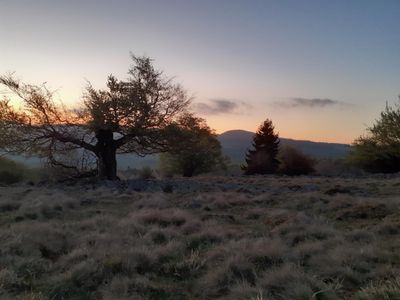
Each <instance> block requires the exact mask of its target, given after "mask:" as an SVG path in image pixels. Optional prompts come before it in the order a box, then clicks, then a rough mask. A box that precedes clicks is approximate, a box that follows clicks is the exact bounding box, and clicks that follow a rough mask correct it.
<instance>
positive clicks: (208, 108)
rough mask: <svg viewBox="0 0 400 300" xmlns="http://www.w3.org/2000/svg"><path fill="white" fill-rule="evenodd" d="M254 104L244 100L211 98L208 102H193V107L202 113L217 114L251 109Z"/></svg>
mask: <svg viewBox="0 0 400 300" xmlns="http://www.w3.org/2000/svg"><path fill="white" fill-rule="evenodd" d="M251 107H252V106H251V105H250V104H248V103H245V102H243V101H234V100H228V99H210V100H208V101H207V102H197V103H193V104H192V109H193V110H194V111H196V112H197V113H200V114H205V115H217V114H232V113H238V111H239V110H240V109H250V108H251Z"/></svg>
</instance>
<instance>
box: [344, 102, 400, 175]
mask: <svg viewBox="0 0 400 300" xmlns="http://www.w3.org/2000/svg"><path fill="white" fill-rule="evenodd" d="M399 100H400V98H399ZM399 128H400V101H399V102H398V103H396V105H395V106H394V107H391V106H389V105H386V108H385V110H384V111H382V112H381V115H380V118H379V119H377V120H376V121H375V124H373V126H371V127H369V128H368V129H367V132H368V133H367V135H365V136H361V137H359V138H358V139H357V140H355V142H354V144H353V147H352V151H351V152H350V155H349V161H350V162H351V163H353V164H354V165H356V166H358V167H361V168H363V169H364V170H365V171H368V172H373V173H396V172H399V171H400V130H399Z"/></svg>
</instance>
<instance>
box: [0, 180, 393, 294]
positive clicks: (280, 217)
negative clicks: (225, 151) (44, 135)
mask: <svg viewBox="0 0 400 300" xmlns="http://www.w3.org/2000/svg"><path fill="white" fill-rule="evenodd" d="M195 181H196V182H197V183H198V182H199V181H201V182H202V183H206V184H208V186H212V185H213V184H214V185H216V184H217V183H218V184H220V187H221V190H220V191H218V190H216V189H215V188H213V189H210V192H207V191H205V190H203V191H201V192H199V191H196V190H193V191H191V192H185V193H183V192H178V191H177V189H176V188H175V189H171V190H168V192H164V193H163V192H154V193H152V192H137V191H135V190H131V189H129V188H126V185H124V184H122V183H121V184H116V185H110V184H108V185H107V186H105V185H102V184H100V183H97V184H93V183H92V184H87V185H72V186H61V185H52V186H44V187H43V186H42V187H38V186H33V187H32V186H29V187H28V186H24V185H19V186H11V187H3V188H0V299H24V300H28V299H29V300H34V299H35V300H44V299H46V300H49V299H52V300H53V299H54V300H61V299H75V300H77V299H82V300H83V299H110V300H111V299H248V300H250V299H257V300H261V299H359V300H361V299H400V277H399V271H400V238H399V237H400V235H399V234H400V211H399V206H400V197H399V196H398V195H399V192H400V179H399V178H396V177H393V178H364V179H357V180H351V179H340V178H308V177H304V178H295V179H292V178H284V177H281V178H274V177H252V178H241V177H237V178H223V177H220V178H198V179H192V180H191V181H190V180H189V181H188V182H187V184H189V185H190V183H191V182H193V186H197V185H196V184H195ZM229 187H234V189H230V188H229Z"/></svg>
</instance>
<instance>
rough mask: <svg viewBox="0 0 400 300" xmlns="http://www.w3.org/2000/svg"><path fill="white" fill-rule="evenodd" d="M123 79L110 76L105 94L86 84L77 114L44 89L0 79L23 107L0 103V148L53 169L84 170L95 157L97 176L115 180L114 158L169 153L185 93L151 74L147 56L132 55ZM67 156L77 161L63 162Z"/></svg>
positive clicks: (183, 108) (156, 73)
mask: <svg viewBox="0 0 400 300" xmlns="http://www.w3.org/2000/svg"><path fill="white" fill-rule="evenodd" d="M132 59H133V62H134V64H133V65H132V66H131V67H130V69H129V72H128V74H129V77H128V79H127V80H118V79H117V78H115V77H114V76H112V75H110V76H109V77H108V80H107V90H96V89H95V88H94V87H93V86H92V85H90V84H89V85H88V87H87V90H86V93H85V95H84V97H83V105H82V107H81V108H80V109H75V110H71V109H68V108H66V107H65V106H64V105H63V104H62V103H61V104H56V103H55V101H54V100H53V92H51V91H49V90H48V89H47V88H46V87H45V86H44V85H42V86H36V85H29V84H24V83H21V82H20V81H18V80H16V79H15V78H14V77H13V76H12V75H8V76H1V77H0V84H3V85H4V86H6V87H7V88H8V89H9V90H10V91H12V92H13V94H15V95H17V96H18V97H19V98H20V99H21V100H22V102H23V107H22V108H21V109H18V108H16V107H14V106H13V105H11V104H10V99H9V98H7V97H4V99H3V100H0V149H2V150H3V151H5V152H7V153H29V154H32V155H38V156H41V157H46V158H47V159H48V162H49V163H50V164H52V165H58V166H62V167H65V168H71V169H74V170H78V169H82V168H84V167H85V165H86V164H84V162H88V161H89V162H90V158H91V157H94V158H95V160H96V161H97V171H98V176H99V177H100V178H103V179H109V180H115V179H117V174H116V172H117V162H116V154H118V153H136V154H138V155H146V154H151V153H156V152H162V151H167V150H168V147H169V142H168V141H169V139H168V133H169V129H171V131H173V128H174V126H170V125H171V124H173V121H174V119H175V118H176V117H177V116H178V115H179V114H180V113H182V112H184V111H186V108H187V106H188V104H189V102H190V99H189V98H188V96H187V94H186V92H185V91H184V89H183V88H182V87H181V86H180V85H178V84H175V83H173V82H172V80H171V79H168V78H165V76H164V75H163V73H162V72H160V71H157V70H155V68H154V67H153V64H152V60H151V59H150V58H148V57H137V56H134V55H132ZM71 151H75V153H79V156H80V158H81V159H80V160H79V164H80V166H78V164H77V163H74V164H70V163H68V161H66V160H65V159H63V158H64V157H65V156H66V155H69V154H70V153H71Z"/></svg>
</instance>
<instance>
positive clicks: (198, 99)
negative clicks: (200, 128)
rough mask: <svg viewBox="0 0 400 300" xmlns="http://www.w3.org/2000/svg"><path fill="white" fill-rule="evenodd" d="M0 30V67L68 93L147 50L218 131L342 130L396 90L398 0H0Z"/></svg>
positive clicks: (296, 134) (367, 116)
mask: <svg viewBox="0 0 400 300" xmlns="http://www.w3.org/2000/svg"><path fill="white" fill-rule="evenodd" d="M0 36H1V41H2V42H1V46H0V49H1V50H0V73H1V74H3V73H5V72H8V71H15V72H16V74H17V75H18V76H19V77H20V78H21V79H23V80H25V81H27V82H33V83H41V82H44V81H47V82H48V85H49V87H51V88H56V89H59V92H58V95H59V97H60V98H62V99H63V101H65V102H66V103H68V104H69V105H73V104H74V103H78V102H79V100H80V98H81V95H82V92H83V89H84V86H85V84H86V83H85V80H86V79H87V80H89V81H91V82H92V83H93V85H94V86H96V87H98V88H102V87H104V84H105V79H106V77H107V75H108V74H110V73H113V74H114V75H117V76H118V77H120V78H125V77H126V71H127V68H128V67H129V64H130V58H129V51H132V52H133V53H135V54H137V55H143V54H145V55H148V56H150V57H153V58H154V59H155V64H156V66H157V67H159V68H160V69H162V70H164V71H165V73H166V74H167V75H171V76H175V79H176V81H177V82H180V83H182V84H183V85H184V87H185V88H186V89H187V90H188V91H189V93H191V94H193V95H194V96H195V105H194V109H196V110H197V111H198V113H199V114H200V115H202V116H203V117H205V118H206V119H207V121H208V123H209V125H210V126H211V127H213V128H215V129H216V130H217V131H218V132H223V131H225V130H228V129H237V128H241V129H246V130H252V131H254V130H255V129H256V128H257V126H258V125H259V124H260V123H261V122H262V121H263V120H264V119H265V118H267V117H268V118H271V119H272V120H273V122H274V124H275V126H276V129H277V130H278V131H279V133H280V134H281V136H284V137H292V138H299V139H310V140H317V141H338V142H351V141H352V140H353V139H354V138H356V137H357V136H358V135H360V134H362V133H363V132H364V129H365V128H366V126H367V125H370V124H371V123H372V122H373V120H374V119H375V118H377V117H378V115H379V112H380V111H381V110H382V109H383V108H384V106H385V102H386V101H389V103H395V102H396V101H397V95H398V94H400V1H399V0H393V1H390V0H380V1H378V0H376V1H368V0H363V1H361V0H360V1H356V0H353V1H349V0H347V1H328V0H326V1H325V0H320V1H311V0H310V1H306V0H304V1H302V0H297V1H295V0H293V1H283V0H280V1H267V0H265V1H256V0H253V1H244V0H243V1H234V0H230V1H228V0H226V1H223V0H219V1H194V0H193V1H191V0H187V1H168V0H164V1H162V0H159V1H151V0H148V1H134V0H132V1H122V0H120V1H118V0H114V1H85V0H81V1H57V0H53V1H50V0H49V1H44V0H36V1H34V0H31V1H18V0H14V1H12V0H9V1H8V0H0ZM331 100H332V101H331ZM196 103H197V104H196ZM222 109H227V110H228V111H227V112H225V113H223V112H221V110H222Z"/></svg>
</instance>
